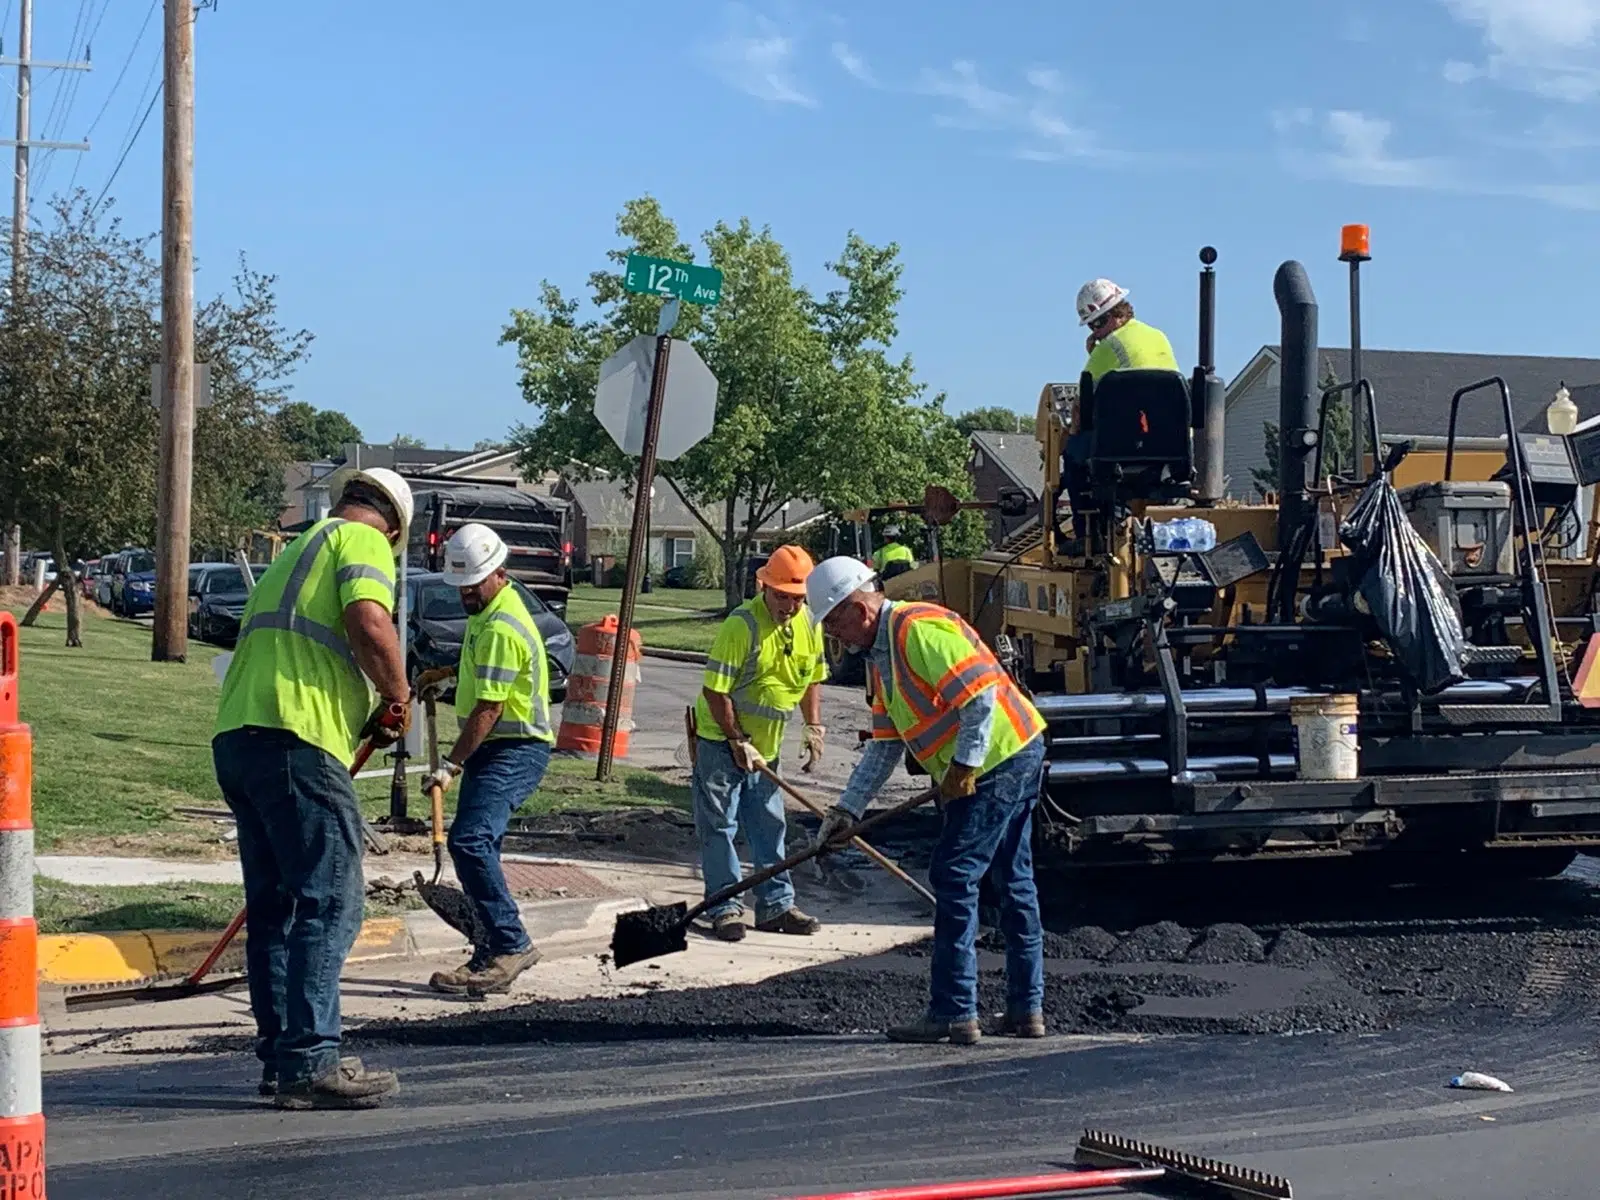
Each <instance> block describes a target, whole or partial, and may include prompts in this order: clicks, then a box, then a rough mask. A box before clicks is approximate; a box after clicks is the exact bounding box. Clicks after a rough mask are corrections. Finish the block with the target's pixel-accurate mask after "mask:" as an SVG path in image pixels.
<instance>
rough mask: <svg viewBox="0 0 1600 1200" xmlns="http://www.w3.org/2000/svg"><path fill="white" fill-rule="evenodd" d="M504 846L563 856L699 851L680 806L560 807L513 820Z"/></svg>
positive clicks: (663, 858)
mask: <svg viewBox="0 0 1600 1200" xmlns="http://www.w3.org/2000/svg"><path fill="white" fill-rule="evenodd" d="M506 848H507V849H510V850H518V851H523V852H535V851H542V852H544V853H547V854H559V855H561V856H562V857H563V858H591V857H592V858H616V857H625V858H638V859H649V860H653V861H656V862H688V861H693V860H694V859H695V857H696V856H697V855H698V854H699V840H698V838H697V837H696V836H695V832H694V818H693V817H691V816H689V815H688V814H687V813H683V812H680V811H678V810H677V809H671V808H622V809H609V810H606V809H600V810H594V811H583V810H573V809H562V810H557V811H554V812H549V813H543V814H541V815H539V816H534V817H524V818H521V819H519V820H516V821H514V822H513V825H512V828H511V829H509V830H508V831H507V833H506Z"/></svg>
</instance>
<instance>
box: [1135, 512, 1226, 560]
mask: <svg viewBox="0 0 1600 1200" xmlns="http://www.w3.org/2000/svg"><path fill="white" fill-rule="evenodd" d="M1151 533H1152V535H1153V540H1154V542H1155V548H1156V550H1157V551H1158V552H1166V553H1177V552H1179V551H1185V550H1195V551H1201V552H1204V551H1207V550H1215V549H1216V547H1217V527H1216V526H1215V525H1213V524H1212V523H1211V522H1210V521H1203V520H1201V519H1200V518H1198V517H1175V518H1173V519H1172V520H1170V521H1162V522H1161V523H1160V524H1159V525H1155V526H1153V527H1152V529H1151Z"/></svg>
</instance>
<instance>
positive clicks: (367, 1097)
mask: <svg viewBox="0 0 1600 1200" xmlns="http://www.w3.org/2000/svg"><path fill="white" fill-rule="evenodd" d="M410 523H411V489H410V488H409V487H407V486H406V483H405V481H404V480H403V479H401V478H400V476H398V475H396V474H395V473H394V472H393V471H388V470H385V469H383V468H381V467H379V468H375V469H373V470H369V471H357V472H356V473H355V475H353V476H352V477H351V479H350V482H349V483H347V484H346V485H345V488H344V491H343V493H342V494H341V496H340V499H339V503H338V505H337V506H336V507H335V508H334V510H333V515H332V516H330V517H328V518H326V519H325V520H321V521H318V522H317V523H316V524H315V525H313V526H311V528H310V529H307V530H306V531H305V532H304V533H302V534H301V535H300V536H299V537H298V538H297V539H295V541H294V542H292V543H291V544H290V545H289V547H288V549H286V550H285V551H284V552H283V554H282V555H280V556H279V558H278V560H277V561H276V562H274V563H273V564H272V565H271V566H270V567H268V568H267V570H266V572H265V573H264V574H263V575H262V576H261V581H260V582H259V583H257V584H256V587H255V590H254V591H253V592H252V593H251V594H250V601H249V603H248V604H246V605H245V610H244V614H243V616H242V617H241V619H240V627H239V640H238V644H237V647H236V649H235V651H234V655H233V661H232V662H230V663H229V664H228V673H227V675H226V676H225V677H224V678H223V681H222V699H221V703H220V704H219V706H218V709H217V724H216V735H215V737H214V738H213V739H212V742H211V748H212V756H213V759H214V761H215V764H216V772H217V783H218V785H219V786H220V787H221V788H222V795H223V797H224V799H226V800H227V802H228V807H229V808H230V809H231V810H232V811H233V815H234V819H235V821H236V822H237V824H238V837H239V865H240V866H241V868H242V869H243V871H244V894H245V903H246V905H247V906H248V911H249V915H248V916H247V917H246V923H245V935H246V936H245V961H246V964H247V966H248V970H249V979H250V1009H251V1012H252V1013H254V1014H255V1019H256V1032H257V1034H258V1041H257V1043H256V1054H257V1055H258V1056H259V1057H260V1059H261V1062H262V1071H261V1086H260V1091H261V1094H262V1095H264V1096H275V1097H276V1100H275V1103H276V1104H277V1106H278V1107H279V1108H371V1107H374V1106H376V1105H377V1104H378V1103H379V1102H380V1101H381V1100H382V1098H383V1097H384V1096H387V1095H391V1094H393V1093H394V1092H395V1091H397V1090H398V1089H399V1086H400V1085H399V1082H398V1081H397V1080H396V1078H395V1075H394V1072H392V1071H377V1070H370V1069H368V1068H366V1067H365V1066H363V1065H362V1063H361V1060H360V1059H358V1058H341V1057H340V1055H339V1045H340V1034H341V1029H340V1019H339V972H340V971H341V970H342V969H343V967H344V960H345V956H346V955H347V954H349V953H350V947H351V946H352V945H353V944H354V943H355V939H356V933H357V932H358V931H359V930H360V928H361V910H362V904H363V901H364V899H365V894H366V889H365V886H364V882H363V879H362V874H361V851H362V841H361V833H362V831H361V810H360V807H359V806H358V804H357V802H356V792H355V785H354V783H353V782H352V780H351V778H350V767H351V764H352V763H353V762H354V760H355V752H356V747H357V746H358V745H359V743H360V741H361V740H362V739H363V738H371V739H372V740H373V741H374V742H375V743H376V744H377V745H379V746H386V745H391V744H393V743H394V742H395V741H398V740H399V739H400V738H401V737H403V736H404V735H405V730H406V726H407V724H408V721H409V714H410V711H411V709H410V698H411V689H410V688H409V687H408V686H407V684H406V672H405V663H404V660H403V659H402V658H401V656H400V641H399V635H398V634H397V632H396V630H395V625H394V620H393V618H392V616H391V614H392V612H393V609H394V586H395V585H394V554H395V547H396V546H397V545H401V544H403V541H404V538H405V536H406V529H407V526H408V525H409V524H410ZM369 679H370V680H371V681H372V684H373V686H374V687H376V688H377V692H378V705H377V708H376V709H375V710H374V709H373V706H372V693H371V692H370V691H369V689H368V687H367V680H369ZM369 712H370V713H371V715H370V716H369V715H368V714H369Z"/></svg>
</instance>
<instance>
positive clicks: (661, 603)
mask: <svg viewBox="0 0 1600 1200" xmlns="http://www.w3.org/2000/svg"><path fill="white" fill-rule="evenodd" d="M570 599H571V600H585V601H594V602H595V603H597V604H608V605H610V606H611V611H612V612H616V611H617V606H618V605H619V604H621V603H622V589H621V588H597V587H594V586H592V585H590V584H579V585H578V586H577V587H575V588H573V589H572V595H571V597H570ZM638 603H639V604H642V605H649V606H650V607H652V608H687V609H691V610H693V611H696V612H702V613H711V614H712V615H713V616H721V615H722V610H723V607H724V606H725V605H726V603H727V601H726V600H724V598H723V595H722V589H721V588H669V587H658V588H656V589H655V591H653V592H651V593H650V594H649V595H645V594H643V593H641V594H640V596H639V600H638Z"/></svg>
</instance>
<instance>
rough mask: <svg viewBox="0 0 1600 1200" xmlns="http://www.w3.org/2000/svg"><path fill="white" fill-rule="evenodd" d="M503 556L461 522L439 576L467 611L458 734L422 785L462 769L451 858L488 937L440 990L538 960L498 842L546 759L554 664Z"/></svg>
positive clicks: (479, 528) (498, 984)
mask: <svg viewBox="0 0 1600 1200" xmlns="http://www.w3.org/2000/svg"><path fill="white" fill-rule="evenodd" d="M505 562H506V544H505V543H504V542H503V541H501V540H500V535H499V534H497V533H495V531H494V530H492V529H490V528H489V527H488V526H487V525H478V524H471V525H463V526H462V527H461V528H460V529H458V530H457V531H456V533H455V535H454V536H452V537H451V539H450V540H449V541H448V542H447V543H445V548H444V581H445V582H446V583H450V584H454V585H455V586H456V587H457V588H459V589H460V591H461V604H462V607H464V608H465V609H466V610H467V632H466V636H465V637H464V638H463V639H462V642H461V660H460V665H459V667H458V668H457V670H456V719H457V721H458V722H459V724H460V727H461V731H460V734H459V736H457V738H456V744H455V745H454V746H453V747H451V749H450V753H449V754H447V755H446V756H445V757H444V759H443V760H442V761H441V762H440V764H439V767H438V769H437V770H435V771H433V772H432V773H431V774H429V775H428V776H426V777H425V778H424V779H423V781H422V791H423V794H424V795H427V794H428V793H429V792H431V791H432V790H433V789H434V788H436V787H437V788H441V789H448V788H449V786H450V784H451V782H452V781H453V780H454V779H455V777H456V776H457V775H465V779H464V780H463V782H462V784H461V797H460V799H459V800H457V802H456V815H455V819H454V820H453V821H452V822H451V823H450V841H449V846H450V860H451V862H453V863H454V864H455V868H456V878H457V879H458V880H459V881H460V883H461V890H462V891H463V892H465V893H466V896H467V899H468V900H469V901H471V903H472V907H473V910H474V912H475V913H476V915H477V918H478V924H479V926H480V927H481V928H482V929H483V930H484V935H483V939H482V942H481V944H479V945H477V946H475V947H473V952H472V957H471V958H470V959H469V960H468V961H467V962H466V963H465V964H463V965H462V966H460V967H457V968H456V969H455V970H453V971H438V972H435V973H434V975H433V977H432V978H431V979H430V980H429V985H430V986H431V987H433V988H434V989H435V990H436V991H441V992H455V993H461V992H467V991H472V992H476V993H484V992H506V991H510V990H511V983H512V981H513V980H514V979H516V977H517V976H518V975H520V974H522V972H524V971H526V970H527V969H528V968H529V967H531V966H532V965H533V964H534V963H536V962H538V961H539V952H538V951H537V950H536V949H534V946H533V942H532V941H531V940H530V939H529V937H528V931H527V930H526V929H525V928H524V927H523V924H522V917H521V915H520V914H519V913H518V912H517V902H516V900H514V899H513V898H512V895H511V889H510V888H508V887H507V886H506V876H505V871H504V870H503V869H502V868H501V866H500V845H501V843H502V841H503V840H504V839H505V834H506V826H507V825H508V824H509V823H510V821H511V814H512V813H514V812H516V811H517V809H518V808H520V807H522V804H523V802H524V801H525V800H527V798H528V797H529V796H530V795H532V794H533V793H534V792H535V791H536V790H537V789H538V787H539V784H540V782H541V781H542V780H543V779H544V773H545V769H546V768H547V767H549V765H550V748H551V744H552V743H553V742H554V741H555V734H554V732H553V731H552V730H551V728H550V667H549V663H548V661H547V660H546V658H545V652H544V639H543V638H541V637H540V636H539V627H538V626H537V625H535V624H534V622H533V616H532V614H531V613H529V612H528V606H527V605H526V604H524V603H523V602H522V597H521V596H519V595H518V594H517V589H516V588H515V587H513V586H512V584H511V580H510V579H509V578H508V577H507V576H506V568H505Z"/></svg>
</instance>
